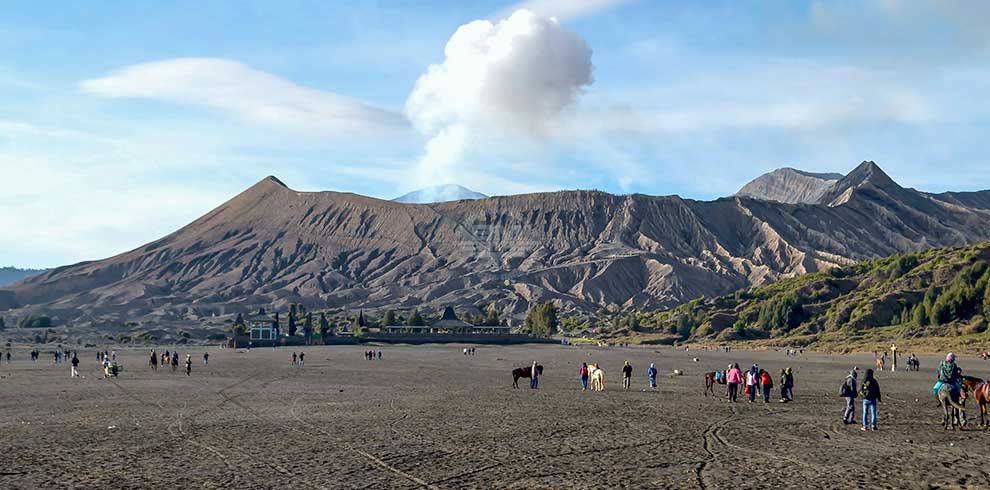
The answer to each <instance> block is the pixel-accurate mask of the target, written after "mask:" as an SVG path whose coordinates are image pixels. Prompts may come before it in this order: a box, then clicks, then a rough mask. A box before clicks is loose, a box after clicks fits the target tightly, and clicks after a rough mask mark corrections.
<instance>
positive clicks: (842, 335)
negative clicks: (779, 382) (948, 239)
mask: <svg viewBox="0 0 990 490" xmlns="http://www.w3.org/2000/svg"><path fill="white" fill-rule="evenodd" d="M988 319H990V244H987V243H981V244H977V245H971V246H967V247H957V248H942V249H932V250H927V251H924V252H918V253H912V254H900V255H894V256H891V257H886V258H882V259H873V260H867V261H864V262H860V263H857V264H855V265H852V266H848V267H843V268H837V269H832V270H829V271H826V272H816V273H812V274H805V275H802V276H797V277H794V278H790V279H786V280H782V281H779V282H776V283H773V284H770V285H767V286H762V287H758V288H753V289H749V290H740V291H737V292H735V293H733V294H731V295H727V296H720V297H717V298H698V299H695V300H693V301H690V302H688V303H685V304H683V305H681V306H678V307H676V308H674V309H670V310H658V311H651V312H641V313H638V314H637V321H638V323H639V325H640V330H641V331H646V332H647V333H652V334H654V335H667V336H669V337H670V338H675V339H677V340H680V341H688V342H712V341H715V342H724V341H737V340H746V341H763V343H768V344H774V345H793V346H809V345H812V344H814V345H816V346H817V347H822V348H831V347H836V348H844V349H848V348H855V347H856V346H857V345H865V344H868V343H872V342H881V341H886V340H891V339H893V340H897V339H902V340H912V339H914V340H916V341H915V342H913V344H919V342H918V341H917V340H919V339H928V340H931V339H935V338H939V339H946V338H952V339H957V340H959V341H962V340H965V341H966V342H971V341H975V342H976V343H978V344H984V343H990V333H985V332H986V330H987V320H988ZM983 337H987V339H985V341H984V339H983ZM958 343H960V342H950V344H958Z"/></svg>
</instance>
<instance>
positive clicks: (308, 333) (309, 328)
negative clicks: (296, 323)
mask: <svg viewBox="0 0 990 490" xmlns="http://www.w3.org/2000/svg"><path fill="white" fill-rule="evenodd" d="M303 335H304V336H305V337H306V343H307V344H309V342H310V340H311V339H312V338H313V312H309V313H306V321H305V322H303Z"/></svg>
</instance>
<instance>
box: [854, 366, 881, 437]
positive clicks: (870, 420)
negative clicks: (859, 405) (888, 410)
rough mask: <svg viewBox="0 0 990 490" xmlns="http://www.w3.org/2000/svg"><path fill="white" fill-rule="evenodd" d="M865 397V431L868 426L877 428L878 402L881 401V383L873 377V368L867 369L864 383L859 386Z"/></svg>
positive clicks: (860, 392)
mask: <svg viewBox="0 0 990 490" xmlns="http://www.w3.org/2000/svg"><path fill="white" fill-rule="evenodd" d="M859 394H860V395H862V397H863V431H864V432H865V431H866V429H867V427H872V429H873V430H877V403H880V383H879V382H877V379H876V378H874V377H873V370H872V369H867V370H866V376H865V377H864V378H863V384H862V386H860V387H859Z"/></svg>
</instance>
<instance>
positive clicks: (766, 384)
mask: <svg viewBox="0 0 990 490" xmlns="http://www.w3.org/2000/svg"><path fill="white" fill-rule="evenodd" d="M760 387H761V388H763V403H770V390H771V389H772V388H773V377H772V376H770V373H768V372H766V370H764V369H761V370H760Z"/></svg>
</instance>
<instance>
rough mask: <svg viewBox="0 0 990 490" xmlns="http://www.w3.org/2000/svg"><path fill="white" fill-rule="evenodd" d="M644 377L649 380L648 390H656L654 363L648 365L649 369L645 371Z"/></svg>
mask: <svg viewBox="0 0 990 490" xmlns="http://www.w3.org/2000/svg"><path fill="white" fill-rule="evenodd" d="M646 376H647V377H648V378H650V389H651V390H656V389H657V367H656V365H654V363H652V362H651V363H650V369H647V370H646Z"/></svg>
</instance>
